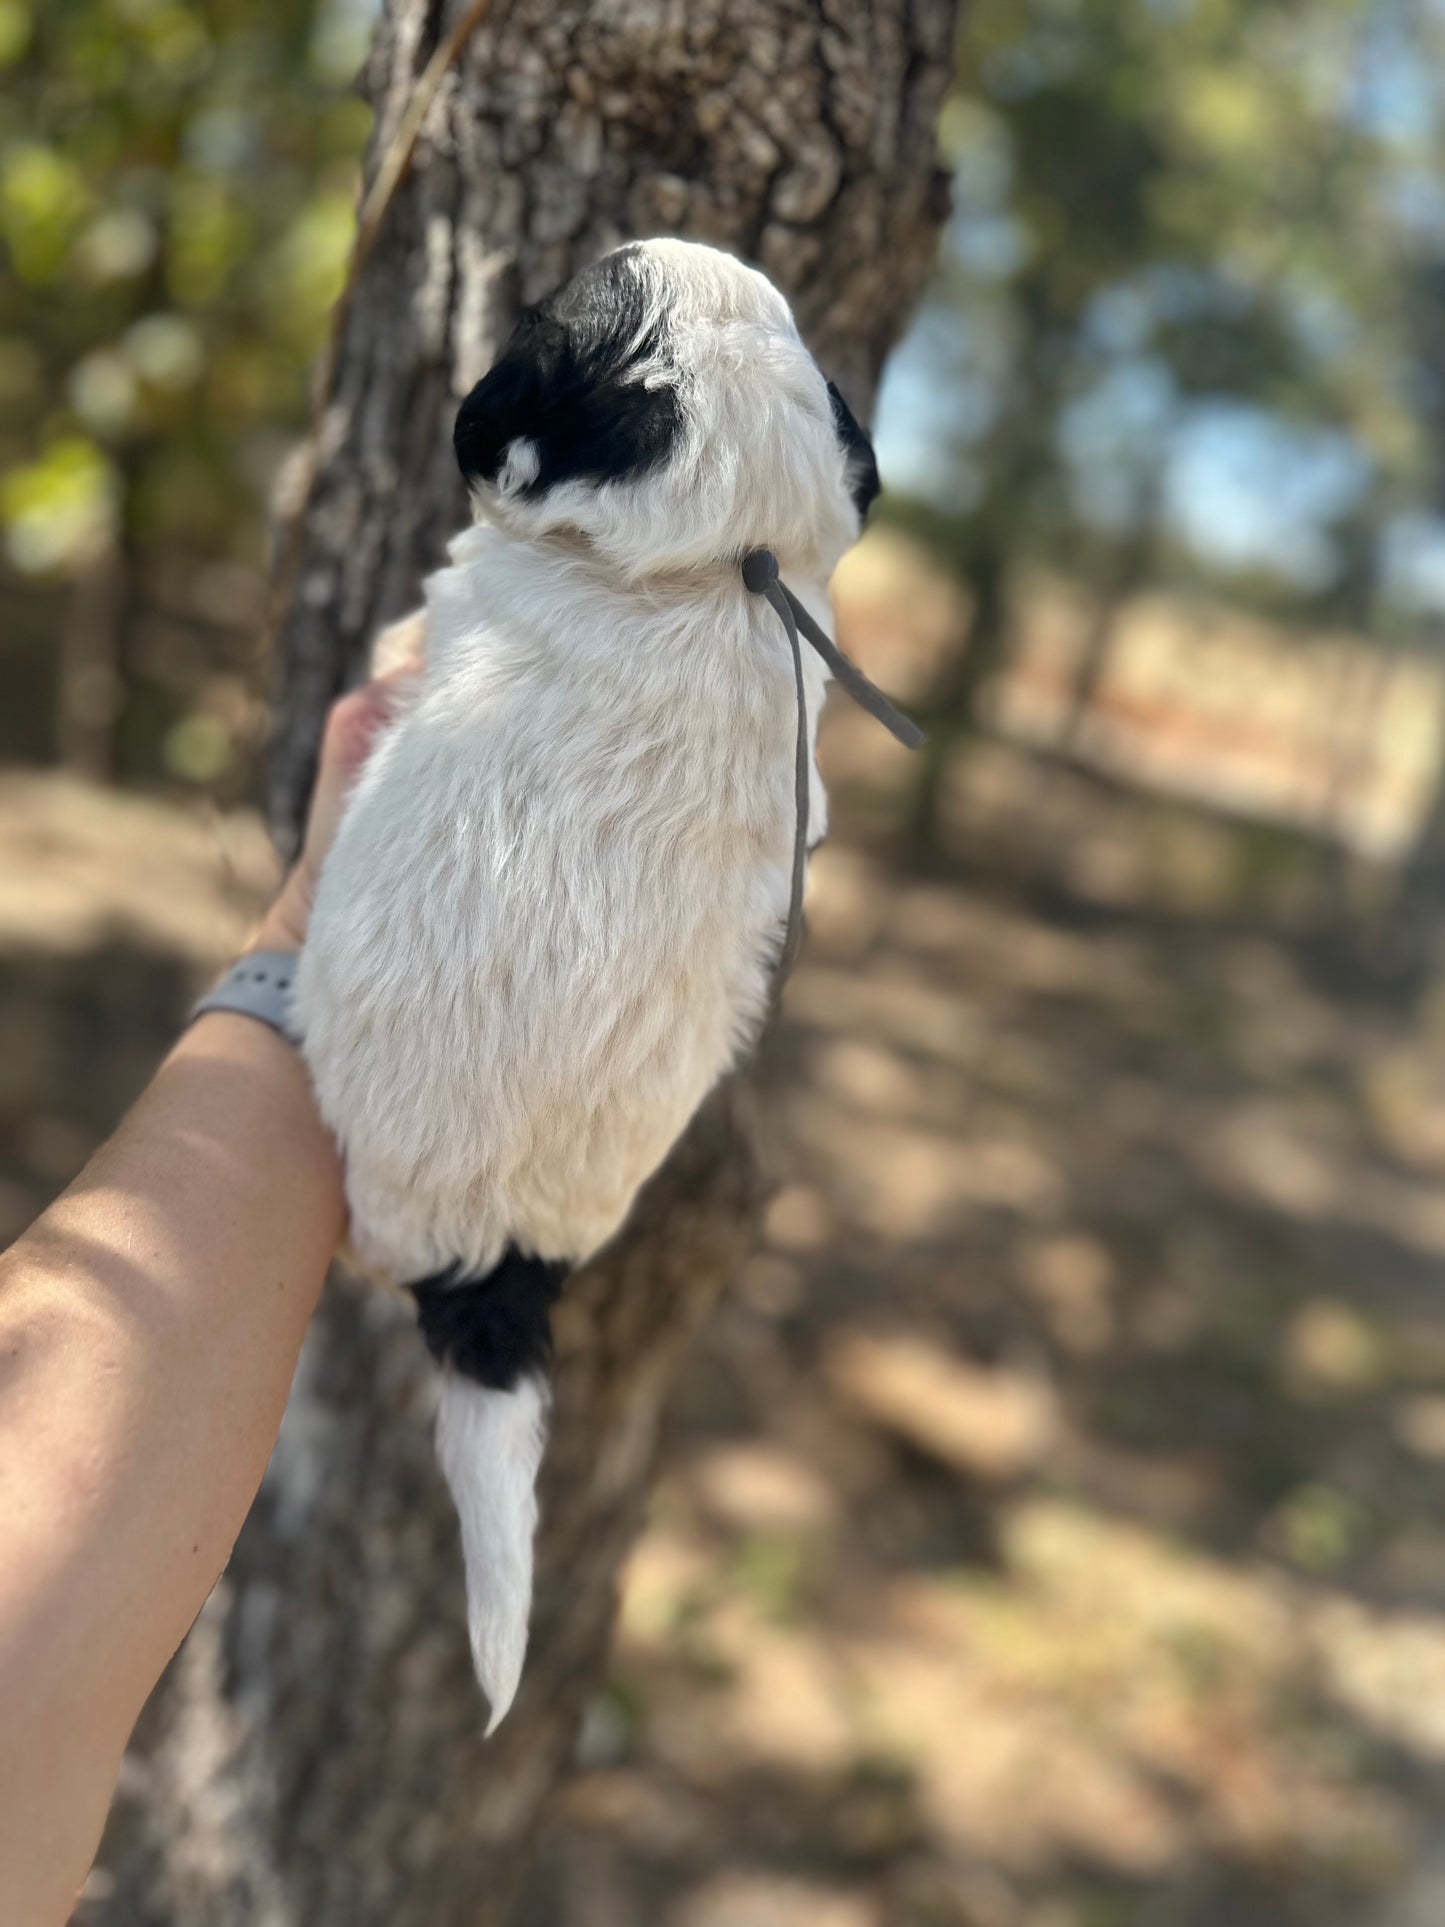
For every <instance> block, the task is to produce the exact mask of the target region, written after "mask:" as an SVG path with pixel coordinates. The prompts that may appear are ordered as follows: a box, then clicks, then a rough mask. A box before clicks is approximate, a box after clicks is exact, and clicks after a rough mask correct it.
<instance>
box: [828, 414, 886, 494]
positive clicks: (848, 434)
mask: <svg viewBox="0 0 1445 1927" xmlns="http://www.w3.org/2000/svg"><path fill="white" fill-rule="evenodd" d="M828 400H829V401H830V402H831V403H832V404H833V429H834V432H835V433H836V435H837V437H838V440H839V441H840V442H841V443H842V444H843V448H844V451H845V453H846V454H847V457H848V493H849V494H850V495H851V496H852V497H853V506H854V508H856V509H857V511H858V519H859V521H860V522H863V521H866V520H867V519H868V511H869V509H870V508H872V506H873V504H874V503H875V502H876V501H877V500H878V496H879V493H880V491H881V489H882V483H881V482H880V481H879V480H878V458H877V456H876V455H875V454H874V453H873V444H872V442H870V441H869V439H868V437H867V435H866V434H864V432H863V430H862V429H861V428H860V427H859V426H858V421H857V417H856V416H855V415H854V413H853V411H852V409H851V408H850V407H849V406H848V404H847V402H845V401H844V399H843V397H842V395H841V394H840V393H839V392H838V390H837V388H836V387H835V386H834V385H833V383H832V382H831V381H830V382H829V383H828Z"/></svg>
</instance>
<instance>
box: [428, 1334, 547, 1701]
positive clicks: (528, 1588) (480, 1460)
mask: <svg viewBox="0 0 1445 1927" xmlns="http://www.w3.org/2000/svg"><path fill="white" fill-rule="evenodd" d="M546 1426H547V1388H546V1386H545V1385H544V1384H543V1383H542V1381H541V1379H539V1378H538V1377H536V1375H535V1374H531V1373H529V1374H528V1375H527V1376H526V1377H525V1378H523V1379H522V1380H521V1381H520V1382H519V1383H518V1385H517V1387H516V1389H515V1391H511V1392H489V1391H486V1390H484V1389H483V1387H482V1386H480V1385H477V1384H474V1383H473V1382H472V1380H471V1379H468V1378H462V1377H460V1376H459V1375H458V1374H457V1373H456V1372H444V1373H443V1374H442V1384H441V1398H440V1401H439V1403H438V1406H437V1430H436V1446H437V1458H438V1459H439V1460H440V1461H441V1468H442V1471H443V1472H444V1473H445V1475H446V1481H447V1484H448V1485H449V1486H450V1488H451V1491H452V1496H453V1499H454V1500H455V1503H456V1508H457V1516H458V1518H459V1519H460V1520H461V1527H462V1557H463V1559H464V1560H465V1562H466V1571H467V1630H468V1632H469V1633H470V1635H471V1643H472V1663H473V1665H474V1666H475V1667H476V1669H477V1678H478V1679H479V1680H480V1681H481V1682H482V1685H483V1686H484V1687H485V1689H486V1694H487V1700H488V1704H489V1708H490V1718H489V1719H488V1721H487V1734H488V1737H490V1736H491V1734H493V1733H494V1732H495V1731H496V1730H497V1727H498V1726H499V1725H500V1724H501V1722H502V1720H503V1719H504V1718H505V1717H506V1713H507V1709H508V1708H509V1707H510V1706H511V1704H512V1701H513V1699H514V1698H515V1697H516V1693H517V1684H518V1681H519V1680H520V1679H521V1677H522V1661H523V1660H524V1659H525V1658H526V1655H527V1616H528V1613H529V1612H530V1610H531V1605H532V1535H533V1533H534V1532H535V1531H536V1529H537V1471H538V1468H539V1467H540V1466H541V1463H542V1447H543V1445H544V1443H545V1441H546V1435H547V1433H546Z"/></svg>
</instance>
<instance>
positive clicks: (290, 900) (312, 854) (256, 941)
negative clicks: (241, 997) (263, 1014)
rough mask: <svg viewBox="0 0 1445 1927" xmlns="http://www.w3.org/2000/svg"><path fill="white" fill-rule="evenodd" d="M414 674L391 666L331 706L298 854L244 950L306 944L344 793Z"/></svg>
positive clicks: (411, 668) (292, 947) (414, 669)
mask: <svg viewBox="0 0 1445 1927" xmlns="http://www.w3.org/2000/svg"><path fill="white" fill-rule="evenodd" d="M416 674H417V666H416V665H415V664H409V665H407V666H406V667H404V668H400V669H394V670H392V671H391V672H390V674H388V675H385V676H378V677H377V678H376V679H375V681H373V682H369V683H364V684H363V685H362V687H361V688H360V689H353V690H352V691H351V692H350V694H349V695H345V696H341V697H339V698H338V699H337V701H335V702H334V703H333V704H332V705H331V708H330V710H329V711H328V713H327V717H326V724H325V727H324V729H323V731H322V736H321V756H320V760H319V762H318V764H317V769H316V787H315V788H314V789H313V790H312V792H311V808H310V812H309V813H308V815H307V818H306V834H305V836H304V838H303V840H302V844H301V854H300V856H299V857H298V858H297V859H296V862H295V864H294V865H293V866H292V868H291V871H290V874H289V875H288V876H287V878H286V881H285V882H284V883H283V884H282V886H281V889H280V892H279V894H278V895H277V897H276V901H275V902H274V903H273V904H272V905H271V908H270V909H269V910H268V911H267V913H266V915H265V917H264V918H263V919H262V922H261V927H260V928H259V930H257V932H256V934H255V936H254V937H253V938H252V940H251V942H250V943H249V944H248V945H247V948H248V949H251V950H299V949H300V948H301V946H302V944H303V943H305V941H306V929H307V925H308V924H309V923H310V921H311V906H312V904H313V902H314V901H315V898H316V884H317V880H318V879H319V877H320V875H321V865H322V862H323V860H324V858H325V856H326V852H327V851H328V850H329V849H330V848H331V840H332V838H333V837H334V836H335V834H336V826H337V824H338V823H339V822H340V821H341V811H342V807H343V805H344V804H345V802H346V797H347V793H348V791H349V790H350V788H351V785H352V783H353V782H354V781H355V779H356V776H357V773H358V771H359V770H360V769H361V766H362V764H363V763H365V761H366V759H367V757H368V756H369V755H370V754H371V750H372V746H373V744H374V743H375V741H376V738H377V735H378V733H379V732H380V730H381V727H382V725H383V724H384V723H387V722H389V721H390V719H391V717H392V716H393V715H394V714H395V711H396V706H397V702H398V699H399V697H400V696H401V695H402V693H403V692H404V691H405V689H406V688H407V687H408V685H409V684H410V683H411V681H412V679H413V678H414V677H415V676H416Z"/></svg>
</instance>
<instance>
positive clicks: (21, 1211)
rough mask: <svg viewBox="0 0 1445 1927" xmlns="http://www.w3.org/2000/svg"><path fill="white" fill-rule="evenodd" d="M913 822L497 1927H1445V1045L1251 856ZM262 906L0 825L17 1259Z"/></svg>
mask: <svg viewBox="0 0 1445 1927" xmlns="http://www.w3.org/2000/svg"><path fill="white" fill-rule="evenodd" d="M831 734H832V739H833V740H832V743H831V745H830V749H829V754H830V756H832V757H833V758H834V759H835V767H836V769H837V770H839V771H840V772H841V773H842V775H843V778H844V787H845V788H846V787H847V784H848V781H849V779H850V778H851V777H852V776H853V775H856V774H857V772H858V770H859V769H861V768H862V766H863V765H862V762H861V761H860V759H861V758H862V757H863V751H862V750H861V749H860V747H859V745H860V743H861V741H862V738H861V737H860V736H859V734H858V726H857V725H855V723H854V721H853V719H850V718H844V719H841V720H840V721H839V722H838V723H837V724H836V725H835V726H834V728H833V729H832V732H831ZM895 777H896V771H895V770H894V769H893V765H892V764H891V763H889V762H888V761H887V757H886V754H885V756H884V757H881V758H880V759H879V760H878V762H877V764H876V765H872V764H870V765H869V766H868V781H867V782H866V783H864V784H863V785H862V786H861V787H859V788H858V789H857V790H856V794H855V795H854V799H853V802H852V803H851V805H848V806H846V807H845V808H844V809H843V811H842V812H841V815H842V820H843V828H842V833H841V834H840V835H839V836H838V838H837V840H836V841H835V842H834V843H833V844H832V845H831V846H830V847H829V848H828V849H827V850H825V851H824V852H823V853H822V855H821V856H820V858H819V861H818V864H817V875H816V887H815V889H814V892H813V899H812V909H811V925H812V927H811V935H810V940H809V944H808V948H807V952H806V956H805V961H804V963H803V965H802V967H801V968H800V970H799V972H798V975H797V977H796V979H795V980H794V983H793V985H792V987H791V989H790V992H789V999H788V1024H787V1029H786V1033H785V1035H784V1036H783V1038H782V1039H781V1043H780V1048H779V1051H778V1053H777V1056H776V1059H775V1061H774V1062H773V1064H772V1066H771V1068H770V1072H769V1081H770V1086H771V1103H770V1115H771V1118H772V1120H773V1125H774V1134H775V1138H776V1144H775V1148H774V1155H775V1158H776V1161H777V1168H778V1171H779V1174H780V1179H781V1188H780V1190H779V1192H778V1195H777V1198H776V1201H775V1203H774V1205H773V1207H772V1211H771V1214H770V1217H769V1221H768V1237H767V1246H766V1249H765V1250H764V1251H763V1252H762V1253H760V1254H759V1256H758V1257H757V1258H756V1259H755V1260H754V1261H753V1262H752V1263H751V1264H750V1265H749V1266H748V1268H747V1269H746V1271H745V1273H744V1274H743V1276H742V1277H741V1278H740V1279H739V1281H738V1284H737V1287H736V1289H735V1291H734V1292H733V1294H732V1296H731V1298H730V1301H729V1302H728V1303H727V1305H726V1307H725V1308H724V1310H723V1311H722V1313H721V1315H720V1316H719V1317H718V1318H717V1319H716V1320H715V1321H714V1323H713V1325H712V1327H711V1329H710V1330H709V1332H708V1334H707V1337H706V1340H705V1342H704V1343H703V1344H702V1345H701V1347H700V1348H699V1350H698V1352H697V1354H696V1356H695V1357H694V1358H693V1360H692V1362H691V1365H690V1367H689V1369H688V1372H687V1374H686V1378H685V1382H684V1383H683V1385H682V1388H681V1393H680V1396H679V1398H678V1401H677V1408H676V1412H675V1416H674V1419H673V1423H672V1427H671V1442H670V1450H669V1455H668V1467H667V1471H666V1475H665V1477H664V1478H663V1480H662V1483H661V1485H660V1487H659V1489H658V1491H657V1493H656V1497H655V1501H654V1503H653V1506H652V1511H651V1522H650V1525H649V1529H648V1531H647V1534H646V1536H645V1538H644V1540H643V1542H642V1543H641V1545H640V1546H639V1548H638V1551H637V1554H636V1556H635V1558H634V1560H633V1562H632V1565H631V1569H630V1572H629V1575H628V1580H627V1586H626V1594H625V1600H624V1605H623V1611H622V1621H621V1630H620V1636H619V1639H618V1643H617V1650H616V1656H615V1665H614V1669H613V1674H612V1678H611V1681H610V1683H609V1685H608V1688H607V1690H606V1692H605V1694H604V1695H603V1696H602V1698H601V1699H600V1700H599V1702H598V1704H597V1705H596V1707H595V1709H594V1712H593V1715H592V1718H591V1719H590V1721H589V1725H588V1729H587V1732H586V1735H585V1739H584V1746H583V1768H582V1770H581V1772H580V1773H579V1774H578V1776H577V1778H576V1779H575V1780H574V1781H573V1783H572V1784H571V1786H570V1787H569V1788H568V1790H567V1791H566V1793H565V1795H564V1797H563V1800H562V1802H561V1805H560V1808H559V1811H558V1813H557V1816H556V1818H555V1820H554V1822H553V1823H552V1825H551V1827H550V1830H549V1832H548V1835H547V1838H546V1841H545V1843H544V1849H543V1854H542V1858H541V1863H540V1866H539V1869H538V1872H537V1875H536V1878H535V1880H534V1882H533V1886H532V1890H531V1892H530V1895H529V1897H528V1900H527V1902H526V1905H525V1907H524V1909H523V1914H522V1920H523V1923H524V1927H544V1923H546V1924H547V1927H640V1924H646V1927H652V1924H653V1923H656V1924H657V1927H935V1924H936V1927H1216V1924H1217V1927H1225V1923H1228V1927H1333V1924H1334V1923H1340V1924H1341V1927H1343V1924H1344V1923H1350V1927H1438V1923H1440V1922H1441V1921H1442V1920H1445V1510H1442V1503H1441V1478H1442V1471H1445V1293H1442V1290H1441V1273H1440V1263H1441V1256H1442V1253H1445V1186H1442V1183H1441V1179H1442V1173H1445V1003H1442V1004H1441V1005H1440V1007H1439V1010H1438V1012H1436V1013H1433V1014H1432V1012H1431V1010H1430V1009H1429V1008H1428V1007H1427V1010H1426V1012H1425V1015H1424V1016H1423V1017H1422V1018H1421V1019H1419V1020H1418V1021H1417V1022H1414V1023H1407V1022H1406V1021H1405V1020H1404V1018H1403V1017H1401V1016H1400V1015H1398V1014H1395V1013H1392V1012H1391V1011H1390V1010H1389V1009H1388V1008H1382V1007H1380V1006H1379V1005H1378V1004H1376V1005H1369V1004H1366V1003H1363V1002H1359V1001H1351V1000H1347V999H1345V998H1343V997H1342V996H1341V994H1339V993H1338V992H1336V991H1332V990H1330V989H1329V988H1328V987H1327V986H1326V985H1324V984H1323V983H1322V981H1321V980H1320V979H1319V977H1318V974H1317V973H1316V972H1315V971H1314V969H1313V968H1312V963H1311V958H1310V955H1309V953H1308V950H1307V948H1306V947H1305V945H1304V944H1303V943H1302V941H1301V940H1300V939H1299V937H1298V936H1296V935H1294V934H1292V922H1291V917H1290V915H1289V914H1288V911H1289V906H1290V904H1291V903H1292V901H1293V895H1292V892H1293V890H1294V883H1293V882H1292V872H1290V871H1289V870H1288V869H1287V868H1286V867H1283V866H1282V865H1281V862H1280V859H1279V857H1278V852H1277V851H1276V850H1275V849H1274V846H1273V845H1272V844H1271V843H1270V842H1269V840H1268V839H1261V838H1260V837H1259V836H1257V835H1255V834H1252V833H1248V832H1244V831H1241V830H1239V829H1237V828H1230V827H1228V826H1226V825H1224V824H1223V823H1220V822H1215V821H1211V820H1209V819H1207V818H1205V817H1203V816H1201V815H1198V814H1196V813H1194V812H1192V811H1190V810H1188V809H1186V808H1185V807H1184V806H1182V805H1171V804H1166V803H1163V802H1160V801H1157V800H1156V801H1154V802H1149V803H1145V802H1142V801H1141V800H1139V799H1138V798H1131V797H1129V796H1128V795H1126V794H1123V793H1121V792H1118V791H1113V790H1110V789H1108V788H1107V787H1105V786H1102V785H1099V784H1096V783H1093V782H1090V781H1089V780H1088V779H1086V778H1083V777H1080V776H1078V775H1076V774H1066V773H1063V772H1061V771H1057V770H1055V771H1046V770H1044V769H1043V768H1041V766H1040V765H1038V764H1037V763H1035V762H1032V761H1030V760H1028V759H1026V758H1023V757H1022V756H1019V755H1017V754H1016V753H1014V752H1011V751H1008V750H1006V749H1003V748H1000V747H983V748H979V749H976V750H975V751H974V752H973V753H972V754H971V755H970V756H969V757H968V759H967V761H966V764H965V765H963V766H962V768H961V769H960V771H959V772H958V773H957V776H956V781H955V783H954V787H953V790H952V792H951V803H950V808H951V810H952V817H951V823H952V830H953V837H952V845H951V847H952V852H953V853H952V855H951V856H950V857H949V858H948V859H947V860H946V861H940V862H939V863H937V864H936V865H935V866H934V867H933V869H932V870H931V871H930V872H929V873H927V874H923V873H920V872H918V871H916V870H911V869H909V868H908V867H907V866H905V865H904V864H903V863H902V862H901V860H900V859H899V858H898V857H897V856H896V855H893V854H890V849H891V848H892V845H891V844H890V842H889V839H888V837H887V835H886V834H885V832H886V829H887V824H888V822H889V820H890V812H891V813H892V814H893V815H896V808H895V804H896V794H895V791H894V790H890V782H893V781H894V778H895ZM890 797H893V799H894V800H893V801H890ZM268 864H269V860H268V858H267V855H266V851H265V847H264V841H263V839H262V837H261V834H260V831H259V829H258V827H257V825H256V824H255V823H254V821H251V820H248V819H245V818H240V817H230V818H224V819H222V818H212V819H207V818H206V817H204V816H203V815H198V814H196V813H194V812H192V811H189V810H186V809H183V808H181V807H180V806H178V805H174V804H168V803H161V802H155V801H148V800H144V799H137V798H131V797H121V796H117V795H115V794H113V793H109V792H102V791H95V790H88V789H85V788H83V787H80V786H78V785H76V784H75V783H73V782H70V781H68V780H66V779H63V778H59V777H54V776H39V775H20V774H15V773H11V774H8V775H0V1236H6V1237H8V1236H10V1235H13V1233H14V1232H15V1231H16V1230H18V1229H19V1228H20V1226H21V1225H22V1224H23V1223H24V1222H25V1221H26V1220H27V1218H28V1217H29V1216H30V1215H31V1214H32V1213H33V1212H34V1211H35V1210H36V1209H37V1208H38V1207H39V1206H40V1205H41V1204H42V1203H43V1202H44V1200H45V1199H46V1198H47V1197H48V1196H49V1195H51V1194H52V1193H53V1191H54V1190H55V1189H56V1188H57V1186H58V1185H59V1184H60V1183H62V1182H63V1181H64V1179H65V1178H66V1177H67V1176H68V1175H69V1173H70V1172H71V1171H72V1170H73V1169H74V1168H75V1166H76V1165H77V1164H78V1163H79V1161H80V1160H81V1159H82V1158H83V1157H84V1155H85V1153H86V1152H87V1151H88V1149H89V1148H90V1147H91V1145H92V1144H93V1143H94V1142H95V1141H96V1139H97V1137H98V1136H99V1135H100V1134H101V1133H102V1132H103V1131H104V1130H105V1129H106V1127H107V1126H108V1125H109V1123H110V1122H111V1121H112V1120H113V1118H114V1117H115V1116H116V1114H117V1112H118V1111H119V1109H120V1108H121V1107H122V1106H123V1104H124V1103H125V1102H126V1101H127V1100H128V1098H129V1097H130V1096H131V1095H132V1094H133V1092H134V1091H135V1090H136V1089H137V1088H138V1086H139V1084H140V1083H141V1082H142V1081H143V1079H144V1077H145V1075H146V1073H147V1071H148V1069H149V1067H150V1066H151V1064H152V1063H153V1062H154V1060H155V1057H156V1055H157V1053H158V1052H159V1050H160V1049H161V1048H162V1047H163V1045H164V1043H165V1041H166V1039H167V1038H168V1037H169V1036H170V1035H171V1034H172V1033H173V1030H174V1027H175V1024H176V1022H177V1020H178V1018H179V1015H180V1012H181V1011H182V1009H183V1007H184V1004H185V1001H186V999H187V997H188V996H189V995H190V994H191V993H192V991H193V990H194V988H195V987H196V986H197V984H198V983H199V982H200V981H201V980H202V979H203V978H204V977H205V975H206V973H207V972H208V970H210V969H211V968H212V967H213V965H214V963H215V962H216V961H217V960H218V959H219V958H221V957H222V956H224V954H225V953H226V951H227V950H228V948H229V947H230V946H231V945H232V944H233V943H234V941H235V936H236V932H237V930H238V928H239V927H240V925H241V924H242V923H243V921H244V919H245V917H246V915H247V914H248V911H249V908H250V906H251V905H252V904H254V903H255V901H256V900H257V898H258V896H259V894H260V892H261V891H262V890H263V889H264V887H265V883H266V879H267V877H268V875H269V867H268ZM185 1927H190V1924H189V1923H187V1924H185Z"/></svg>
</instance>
